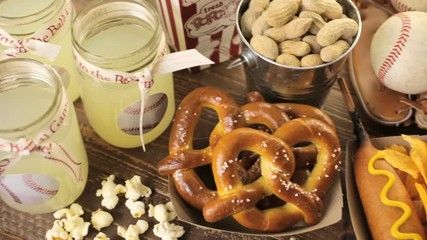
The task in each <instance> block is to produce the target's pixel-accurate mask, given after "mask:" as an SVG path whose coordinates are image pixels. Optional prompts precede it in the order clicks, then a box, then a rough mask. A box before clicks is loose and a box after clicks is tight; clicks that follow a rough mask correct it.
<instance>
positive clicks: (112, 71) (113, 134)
mask: <svg viewBox="0 0 427 240" xmlns="http://www.w3.org/2000/svg"><path fill="white" fill-rule="evenodd" d="M72 36H73V48H74V55H75V56H74V57H75V61H76V65H77V67H78V68H79V70H80V73H81V78H82V79H81V84H82V92H81V98H82V101H83V106H84V110H85V113H86V116H87V118H88V120H89V123H90V124H91V126H92V127H93V129H94V130H95V131H96V133H97V134H98V135H99V136H100V137H101V138H102V139H104V140H105V141H106V142H108V143H109V144H112V145H115V146H118V147H122V148H133V147H138V146H141V136H140V135H143V142H144V143H149V142H151V141H153V140H154V139H156V138H157V137H158V136H159V135H161V134H162V133H163V132H164V131H165V130H166V128H167V127H168V126H169V124H170V122H171V120H172V118H173V114H174V110H175V97H174V86H173V76H172V73H167V74H161V75H157V76H154V79H153V81H152V82H151V83H152V84H151V83H150V87H149V88H148V89H147V90H148V92H145V93H144V94H141V88H140V86H139V85H140V84H141V81H140V80H139V81H138V80H137V77H135V78H134V77H132V76H133V75H132V74H137V73H141V72H144V71H145V70H147V69H148V70H150V68H151V67H152V66H153V64H154V63H155V62H156V60H157V59H158V58H159V57H160V56H161V55H162V54H167V51H168V50H167V49H168V48H167V45H166V41H165V37H164V32H163V29H162V26H161V23H160V19H159V16H158V14H157V12H156V10H155V9H154V8H153V7H152V6H151V5H150V4H149V3H148V2H147V1H145V0H105V1H91V2H89V3H88V4H87V5H86V6H85V7H84V8H83V9H81V11H79V13H78V14H77V16H76V18H75V20H74V22H73V29H72ZM123 74H124V75H127V76H129V74H131V77H130V78H129V77H123ZM141 101H142V102H141ZM141 109H143V111H141ZM141 126H142V128H141Z"/></svg>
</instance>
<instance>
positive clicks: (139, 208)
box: [125, 199, 145, 218]
mask: <svg viewBox="0 0 427 240" xmlns="http://www.w3.org/2000/svg"><path fill="white" fill-rule="evenodd" d="M125 205H126V207H127V208H128V209H129V210H130V213H131V214H132V216H133V217H134V218H139V217H141V216H142V215H144V214H145V204H144V203H143V202H141V201H135V202H134V201H132V199H128V200H126V203H125Z"/></svg>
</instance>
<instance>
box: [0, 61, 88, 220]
mask: <svg viewBox="0 0 427 240" xmlns="http://www.w3.org/2000/svg"><path fill="white" fill-rule="evenodd" d="M2 64H3V63H2V62H0V70H1V71H2V73H0V112H2V113H3V114H2V117H1V121H0V140H1V141H3V142H4V141H9V142H11V143H13V144H16V146H26V145H19V144H20V143H22V142H23V140H24V139H25V140H26V141H28V142H29V141H31V140H38V139H43V140H41V142H42V143H41V145H40V147H41V149H50V150H51V153H50V154H42V152H43V150H34V151H31V152H30V153H28V154H22V156H21V158H19V157H18V155H17V152H18V150H16V149H18V147H15V148H14V149H15V151H12V152H11V151H7V149H5V148H3V149H2V148H1V146H0V198H1V199H2V200H3V201H4V202H6V203H7V204H8V205H10V206H11V207H13V208H15V209H17V210H20V211H23V212H28V213H47V212H52V211H54V210H57V209H59V208H63V207H66V206H67V205H69V204H71V203H72V202H73V201H75V200H76V199H77V197H78V196H79V195H80V194H81V193H82V191H83V189H84V187H85V184H86V181H87V174H88V161H87V156H86V152H85V148H84V145H83V141H82V137H81V134H80V131H79V126H78V123H77V118H76V115H75V112H74V108H73V104H72V103H70V102H68V100H67V98H66V95H58V93H60V91H58V89H55V88H54V87H53V86H51V85H50V83H48V82H45V81H44V80H43V79H38V76H40V72H37V70H35V69H31V70H28V71H30V72H31V71H32V70H33V71H32V72H31V73H32V74H34V78H28V77H23V78H20V77H15V76H16V75H14V76H12V77H9V78H8V77H7V74H5V75H3V73H4V72H5V71H8V69H14V68H10V67H9V66H4V67H1V65H2ZM39 67H43V66H42V65H40V66H39ZM23 69H24V70H22V69H21V71H19V72H18V74H20V73H21V72H22V71H25V68H23ZM4 76H6V77H4ZM58 81H59V80H58ZM63 93H64V94H65V92H63ZM41 133H44V134H41ZM0 145H1V144H0Z"/></svg>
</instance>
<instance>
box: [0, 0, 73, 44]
mask: <svg viewBox="0 0 427 240" xmlns="http://www.w3.org/2000/svg"><path fill="white" fill-rule="evenodd" d="M67 2H70V4H72V3H71V1H70V0H52V2H51V3H50V4H48V5H46V6H45V7H44V8H42V9H40V10H39V11H35V12H31V13H30V14H28V15H23V16H1V15H0V28H4V29H5V30H6V31H8V30H9V31H8V32H9V34H12V35H22V36H25V35H29V34H32V33H34V32H35V31H36V30H38V29H39V28H40V27H41V26H42V25H43V24H45V23H47V22H49V21H50V20H51V19H52V18H54V17H55V16H56V15H57V14H58V10H59V9H62V8H63V7H64V6H65V4H67ZM29 25H31V26H32V25H38V26H37V27H31V28H29V27H28V26H29ZM10 29H25V31H29V29H31V32H20V31H17V32H19V33H18V34H17V33H14V32H12V33H11V32H10Z"/></svg>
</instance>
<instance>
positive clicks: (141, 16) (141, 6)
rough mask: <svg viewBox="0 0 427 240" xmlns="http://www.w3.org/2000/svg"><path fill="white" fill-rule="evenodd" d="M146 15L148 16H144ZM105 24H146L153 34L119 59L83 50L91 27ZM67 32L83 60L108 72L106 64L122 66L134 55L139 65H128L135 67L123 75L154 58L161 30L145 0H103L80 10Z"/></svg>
mask: <svg viewBox="0 0 427 240" xmlns="http://www.w3.org/2000/svg"><path fill="white" fill-rule="evenodd" d="M112 3H114V4H116V6H113V4H112ZM148 14H149V16H147V15H148ZM115 16H122V19H118V18H112V17H115ZM108 21H114V24H120V21H122V22H123V23H122V24H124V23H126V24H127V23H131V22H132V21H135V22H132V23H135V24H142V23H147V24H148V25H149V26H151V28H152V29H153V35H152V36H151V37H150V38H149V39H148V41H147V42H146V43H145V44H144V45H141V47H139V48H138V49H136V50H135V51H133V52H130V53H124V54H122V55H120V56H111V57H109V56H100V55H99V54H95V53H93V52H91V51H88V50H87V49H86V48H84V47H83V46H82V43H83V41H84V40H86V38H87V37H88V36H89V35H88V34H89V33H90V31H92V30H93V29H91V27H94V28H97V27H100V26H102V25H103V24H104V25H105V24H106V23H108ZM88 22H90V23H88ZM71 32H72V34H71V35H72V44H73V48H74V50H75V51H76V52H77V53H78V54H79V55H81V56H82V57H84V58H85V59H86V60H87V61H89V62H91V63H93V64H95V65H99V66H100V67H103V68H106V69H109V68H110V67H109V65H110V63H112V62H114V63H115V64H116V65H121V63H126V62H128V60H129V59H135V56H138V58H137V60H138V61H140V62H139V63H138V64H135V63H134V62H133V63H132V65H137V67H135V68H134V69H127V70H126V71H127V72H132V71H134V70H138V69H140V68H141V67H143V66H145V65H148V64H149V63H150V62H151V61H152V60H153V59H154V57H155V54H156V53H157V49H158V47H159V46H158V45H159V43H160V39H161V35H162V34H163V29H162V26H161V23H160V16H159V15H158V13H157V11H156V9H155V8H154V7H153V6H151V5H150V3H148V2H146V1H141V0H104V1H91V2H90V3H88V4H87V5H86V6H85V7H84V8H83V9H81V10H80V11H79V12H78V13H77V15H76V17H75V18H74V20H73V24H72V27H71ZM119 44H120V43H119ZM126 67H127V66H124V67H123V68H126ZM119 70H122V69H119Z"/></svg>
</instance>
